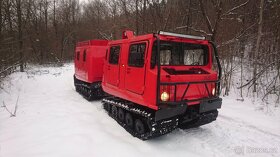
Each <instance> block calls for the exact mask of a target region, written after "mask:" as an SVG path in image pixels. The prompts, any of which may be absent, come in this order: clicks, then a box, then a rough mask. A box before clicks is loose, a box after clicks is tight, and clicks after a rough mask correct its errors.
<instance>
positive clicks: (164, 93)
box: [160, 92, 169, 101]
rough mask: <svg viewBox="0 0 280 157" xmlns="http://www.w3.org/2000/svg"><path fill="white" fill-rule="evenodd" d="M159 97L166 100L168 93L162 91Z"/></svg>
mask: <svg viewBox="0 0 280 157" xmlns="http://www.w3.org/2000/svg"><path fill="white" fill-rule="evenodd" d="M160 99H161V100H162V101H167V100H168V99H169V94H168V93H167V92H162V93H161V96H160Z"/></svg>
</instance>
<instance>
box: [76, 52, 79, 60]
mask: <svg viewBox="0 0 280 157" xmlns="http://www.w3.org/2000/svg"><path fill="white" fill-rule="evenodd" d="M76 58H77V60H80V51H78V52H77V56H76Z"/></svg>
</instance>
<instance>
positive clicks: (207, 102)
mask: <svg viewBox="0 0 280 157" xmlns="http://www.w3.org/2000/svg"><path fill="white" fill-rule="evenodd" d="M104 43H105V41H104ZM105 47H106V48H105ZM80 49H81V48H80ZM105 49H106V50H105ZM98 51H99V50H98V49H94V48H93V54H94V53H100V52H98ZM79 52H80V51H79V49H78V47H77V51H76V54H78V53H79ZM103 52H105V53H104V57H103V62H102V63H98V64H96V65H94V66H93V65H91V64H89V66H92V67H87V68H88V69H91V71H90V72H89V71H88V73H87V74H88V75H95V72H94V70H96V69H101V68H103V70H102V76H99V77H102V83H101V84H102V88H92V87H91V86H90V84H92V81H89V80H80V79H79V78H78V77H77V73H76V72H75V76H74V77H75V80H76V81H75V82H79V84H82V87H84V86H87V87H89V88H88V89H89V90H90V91H92V92H91V93H92V94H91V95H92V97H96V98H100V97H103V100H102V103H103V106H104V109H105V110H106V111H107V112H108V114H109V115H110V116H111V117H113V118H114V119H115V120H116V121H117V122H118V123H119V124H120V125H121V126H122V127H124V128H125V129H126V130H127V131H128V132H129V133H131V134H132V135H133V136H136V137H138V138H140V139H142V140H147V139H149V138H153V137H157V136H161V135H164V134H166V133H169V132H171V131H172V130H174V129H176V128H178V127H179V128H183V129H187V128H191V127H199V126H201V125H204V124H208V123H210V122H212V121H214V120H216V118H217V116H218V111H217V109H219V108H220V107H221V104H222V99H221V98H220V97H219V94H220V79H221V65H220V62H219V58H218V54H217V49H216V46H215V44H214V43H212V42H210V41H208V40H205V38H204V37H199V36H192V35H183V34H176V33H169V32H162V31H160V32H159V33H154V34H147V35H141V36H134V34H133V32H132V31H124V32H123V37H122V39H121V40H114V41H108V44H107V45H106V46H104V49H102V53H103ZM77 58H78V56H76V59H75V60H77ZM91 60H92V61H91ZM87 61H88V62H95V58H92V59H89V60H87ZM87 61H86V62H87ZM75 63H76V61H75ZM85 64H86V63H85ZM214 65H216V68H215V66H214ZM75 68H77V66H76V64H75ZM88 77H89V76H88ZM93 84H94V83H93ZM75 85H76V87H77V86H78V85H77V84H76V83H75ZM80 86H81V85H80ZM79 91H80V90H79ZM81 93H82V94H83V93H84V92H81ZM85 93H87V92H85ZM100 93H101V94H100ZM104 93H106V94H104ZM95 94H96V95H95ZM87 95H88V94H87ZM85 97H88V96H85Z"/></svg>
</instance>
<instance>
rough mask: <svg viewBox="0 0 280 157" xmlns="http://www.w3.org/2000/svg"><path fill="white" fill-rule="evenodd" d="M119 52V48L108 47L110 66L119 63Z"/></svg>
mask: <svg viewBox="0 0 280 157" xmlns="http://www.w3.org/2000/svg"><path fill="white" fill-rule="evenodd" d="M120 50H121V47H120V46H112V47H110V54H109V63H110V64H118V63H119V56H120Z"/></svg>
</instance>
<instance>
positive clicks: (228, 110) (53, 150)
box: [0, 64, 280, 157]
mask: <svg viewBox="0 0 280 157" xmlns="http://www.w3.org/2000/svg"><path fill="white" fill-rule="evenodd" d="M3 88H4V89H0V103H1V105H2V103H3V101H4V102H5V104H6V106H7V108H8V109H9V110H10V111H11V112H13V111H14V108H15V105H16V100H17V98H18V97H19V100H18V109H17V113H16V117H10V114H9V113H8V112H7V111H6V109H5V108H4V107H0V157H19V156H28V157H62V156H63V157H64V156H65V157H66V156H67V157H77V156H83V157H92V156H114V157H119V156H121V157H126V156H127V157H128V156H137V157H138V156H139V157H143V156H153V157H158V156H160V157H165V156H166V157H167V156H168V157H169V156H176V157H181V156H184V157H185V156H216V157H219V156H222V157H224V156H280V123H279V122H280V111H279V108H275V107H271V106H267V108H265V109H262V110H261V109H260V108H259V107H258V106H259V105H258V104H256V103H260V102H255V104H254V103H252V101H251V100H250V98H245V101H244V102H241V101H237V100H236V98H237V96H236V95H235V94H232V95H231V96H229V97H224V98H223V106H222V109H220V110H219V117H218V119H217V121H215V122H213V123H211V124H208V125H205V126H201V127H199V128H195V129H189V130H180V129H177V130H175V131H173V132H172V133H170V134H168V135H165V136H162V137H159V138H155V139H152V140H149V141H141V140H139V139H137V138H134V137H132V136H131V135H130V134H129V133H127V132H126V131H125V130H124V129H123V128H122V127H121V126H119V125H118V124H117V122H115V121H114V120H113V119H112V118H110V117H109V116H108V115H107V113H105V111H104V110H103V109H102V106H101V102H100V101H93V102H88V101H86V100H85V99H83V98H82V96H80V95H79V94H78V93H76V91H75V89H74V85H73V64H66V65H64V67H37V66H34V67H33V68H31V69H28V71H27V72H26V73H14V74H12V75H11V76H9V77H8V78H6V80H5V81H4V86H3ZM1 105H0V106H1Z"/></svg>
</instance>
